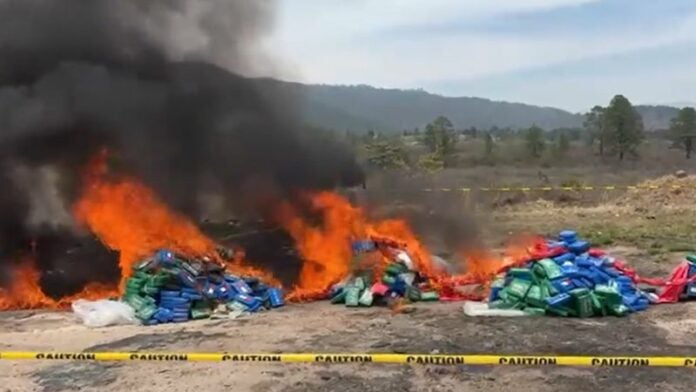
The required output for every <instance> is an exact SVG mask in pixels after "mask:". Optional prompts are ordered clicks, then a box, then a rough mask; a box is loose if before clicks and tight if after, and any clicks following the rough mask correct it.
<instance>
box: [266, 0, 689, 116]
mask: <svg viewBox="0 0 696 392" xmlns="http://www.w3.org/2000/svg"><path fill="white" fill-rule="evenodd" d="M277 1H278V10H277V15H276V25H275V28H274V30H273V32H272V33H271V35H270V36H269V37H268V38H267V40H266V43H265V44H264V45H265V46H266V45H267V47H268V49H270V50H271V51H272V52H273V53H274V56H276V57H277V59H278V60H279V61H280V63H281V64H282V65H281V66H280V67H279V68H278V69H279V71H277V73H278V74H277V75H276V76H279V77H281V78H283V79H286V80H293V81H300V82H305V83H321V84H346V85H354V84H368V85H372V86H376V87H384V88H403V89H419V88H422V89H424V90H427V91H429V92H432V93H436V94H442V95H446V96H475V97H483V98H490V99H494V100H504V101H511V102H523V103H529V104H533V105H542V106H553V107H559V108H562V109H566V110H570V111H573V112H582V111H586V110H587V109H589V108H590V107H592V106H594V105H597V104H599V105H607V104H608V102H609V101H610V100H611V97H613V96H614V95H615V94H624V95H625V96H626V97H628V98H629V99H630V100H631V101H632V102H633V103H634V104H677V105H682V104H692V103H694V102H696V1H694V0H277Z"/></svg>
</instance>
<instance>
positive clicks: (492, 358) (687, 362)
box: [0, 351, 696, 367]
mask: <svg viewBox="0 0 696 392" xmlns="http://www.w3.org/2000/svg"><path fill="white" fill-rule="evenodd" d="M0 360H6V361H14V360H38V361H136V362H140V361H152V362H162V361H165V362H177V361H192V362H286V363H310V362H314V363H331V364H338V363H388V364H414V365H503V366H594V367H646V366H667V367H696V357H639V356H596V357H595V356H558V355H543V356H538V355H526V356H525V355H523V356H518V355H431V354H235V353H176V352H172V353H156V352H27V351H6V352H0Z"/></svg>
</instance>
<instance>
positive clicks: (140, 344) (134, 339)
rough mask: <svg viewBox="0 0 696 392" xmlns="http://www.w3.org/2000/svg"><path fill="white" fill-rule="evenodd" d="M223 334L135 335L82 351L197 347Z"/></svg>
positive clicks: (173, 333) (179, 332)
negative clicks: (182, 345) (178, 346)
mask: <svg viewBox="0 0 696 392" xmlns="http://www.w3.org/2000/svg"><path fill="white" fill-rule="evenodd" d="M225 337H227V335H226V334H225V333H203V332H200V331H193V332H186V331H177V332H167V333H152V334H144V333H142V334H137V335H133V336H129V337H127V338H123V339H119V340H114V341H113V342H109V343H104V344H97V345H94V346H90V347H87V348H86V349H85V350H84V351H115V350H122V349H130V350H150V349H164V348H169V350H171V347H172V346H174V345H176V344H177V343H182V342H186V343H187V344H192V345H197V344H199V343H201V342H203V341H206V340H209V339H221V338H225Z"/></svg>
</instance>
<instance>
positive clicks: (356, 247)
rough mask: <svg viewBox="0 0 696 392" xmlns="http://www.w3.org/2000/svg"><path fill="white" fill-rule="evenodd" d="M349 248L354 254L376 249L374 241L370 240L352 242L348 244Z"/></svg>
mask: <svg viewBox="0 0 696 392" xmlns="http://www.w3.org/2000/svg"><path fill="white" fill-rule="evenodd" d="M350 247H351V250H352V251H353V253H354V254H358V253H364V252H371V251H373V250H375V249H377V246H376V244H375V243H374V241H370V240H361V241H354V242H353V243H352V244H350Z"/></svg>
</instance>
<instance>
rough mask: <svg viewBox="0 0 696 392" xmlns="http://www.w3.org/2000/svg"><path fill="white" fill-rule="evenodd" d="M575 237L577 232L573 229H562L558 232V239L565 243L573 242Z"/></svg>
mask: <svg viewBox="0 0 696 392" xmlns="http://www.w3.org/2000/svg"><path fill="white" fill-rule="evenodd" d="M577 237H578V234H577V233H576V232H574V231H573V230H563V231H561V232H560V233H559V234H558V239H559V240H560V241H562V242H565V243H566V244H569V243H572V242H575V240H576V239H577Z"/></svg>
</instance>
